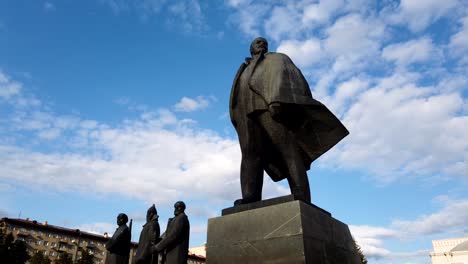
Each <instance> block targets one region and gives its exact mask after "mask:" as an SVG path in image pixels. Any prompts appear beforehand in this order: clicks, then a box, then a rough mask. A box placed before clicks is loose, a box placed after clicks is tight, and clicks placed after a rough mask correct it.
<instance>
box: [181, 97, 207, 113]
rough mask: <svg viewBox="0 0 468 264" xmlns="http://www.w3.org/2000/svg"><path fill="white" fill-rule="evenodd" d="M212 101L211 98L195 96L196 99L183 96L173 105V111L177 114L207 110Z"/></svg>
mask: <svg viewBox="0 0 468 264" xmlns="http://www.w3.org/2000/svg"><path fill="white" fill-rule="evenodd" d="M214 100H215V99H214V98H213V97H206V96H197V97H196V98H189V97H185V96H184V97H182V98H181V99H180V101H179V102H178V103H176V104H175V105H174V109H175V111H178V112H193V111H197V110H201V109H205V108H207V107H208V106H209V105H210V103H211V102H213V101H214Z"/></svg>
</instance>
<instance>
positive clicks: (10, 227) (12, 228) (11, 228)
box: [8, 226, 16, 231]
mask: <svg viewBox="0 0 468 264" xmlns="http://www.w3.org/2000/svg"><path fill="white" fill-rule="evenodd" d="M8 230H10V231H13V230H16V228H15V227H14V226H8Z"/></svg>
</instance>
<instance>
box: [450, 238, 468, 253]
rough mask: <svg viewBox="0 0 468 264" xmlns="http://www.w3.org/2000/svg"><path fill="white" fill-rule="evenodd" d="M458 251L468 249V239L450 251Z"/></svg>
mask: <svg viewBox="0 0 468 264" xmlns="http://www.w3.org/2000/svg"><path fill="white" fill-rule="evenodd" d="M456 251H468V240H467V241H465V242H463V243H460V244H458V245H457V246H456V247H454V248H452V250H450V252H456Z"/></svg>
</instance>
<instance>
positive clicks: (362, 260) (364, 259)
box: [354, 240, 367, 264]
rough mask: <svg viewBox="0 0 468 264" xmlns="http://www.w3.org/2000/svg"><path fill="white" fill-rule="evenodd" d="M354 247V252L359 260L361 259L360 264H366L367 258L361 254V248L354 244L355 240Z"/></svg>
mask: <svg viewBox="0 0 468 264" xmlns="http://www.w3.org/2000/svg"><path fill="white" fill-rule="evenodd" d="M354 247H355V248H356V251H357V253H358V255H359V258H361V262H362V264H367V258H366V256H365V255H364V253H362V249H361V247H360V246H359V245H358V244H357V243H356V240H355V241H354Z"/></svg>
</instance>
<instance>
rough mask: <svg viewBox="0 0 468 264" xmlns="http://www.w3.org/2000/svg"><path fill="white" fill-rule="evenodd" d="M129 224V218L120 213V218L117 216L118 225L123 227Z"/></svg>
mask: <svg viewBox="0 0 468 264" xmlns="http://www.w3.org/2000/svg"><path fill="white" fill-rule="evenodd" d="M127 222H128V216H127V215H126V214H124V213H120V214H119V215H118V216H117V224H118V225H119V226H121V225H125V224H126V223H127Z"/></svg>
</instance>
